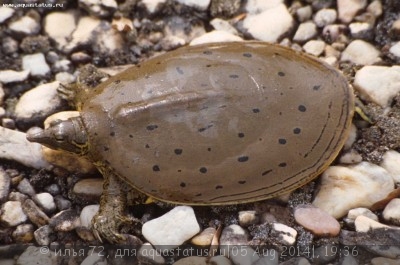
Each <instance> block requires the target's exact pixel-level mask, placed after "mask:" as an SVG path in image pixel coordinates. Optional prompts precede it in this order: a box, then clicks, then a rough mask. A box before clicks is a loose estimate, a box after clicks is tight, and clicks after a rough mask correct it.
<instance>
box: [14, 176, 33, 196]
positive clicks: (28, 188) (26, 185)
mask: <svg viewBox="0 0 400 265" xmlns="http://www.w3.org/2000/svg"><path fill="white" fill-rule="evenodd" d="M17 190H18V191H19V192H21V193H23V194H26V195H28V196H29V197H32V196H35V194H36V192H35V189H34V188H33V186H32V185H31V183H30V182H29V180H27V179H26V178H23V179H22V180H21V181H20V182H19V183H18V186H17Z"/></svg>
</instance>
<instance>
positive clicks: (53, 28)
mask: <svg viewBox="0 0 400 265" xmlns="http://www.w3.org/2000/svg"><path fill="white" fill-rule="evenodd" d="M60 24H61V25H63V26H62V27H60ZM75 28H76V21H75V17H74V14H73V13H72V12H51V13H49V14H48V15H46V17H45V18H44V31H45V33H46V34H47V35H48V36H49V37H50V38H51V39H52V40H53V41H55V42H56V44H57V47H58V48H62V47H63V46H65V45H66V44H67V43H68V38H69V37H70V36H71V34H72V32H73V31H74V30H75Z"/></svg>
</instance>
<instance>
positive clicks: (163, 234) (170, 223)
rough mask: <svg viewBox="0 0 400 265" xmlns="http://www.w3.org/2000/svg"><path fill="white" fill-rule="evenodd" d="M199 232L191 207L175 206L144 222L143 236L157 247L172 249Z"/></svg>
mask: <svg viewBox="0 0 400 265" xmlns="http://www.w3.org/2000/svg"><path fill="white" fill-rule="evenodd" d="M199 232H200V226H199V224H198V223H197V219H196V216H195V214H194V211H193V208H192V207H189V206H177V207H175V208H174V209H172V210H171V211H169V212H168V213H166V214H164V215H163V216H161V217H158V218H156V219H153V220H150V221H148V222H146V223H145V224H144V225H143V227H142V234H143V236H144V237H145V238H146V239H147V240H148V241H149V242H150V243H151V244H152V245H153V246H155V247H156V248H157V249H158V248H159V249H163V250H165V249H172V248H175V247H177V246H180V245H181V244H183V243H184V242H185V241H186V240H188V239H190V238H192V237H193V236H194V235H196V234H197V233H199Z"/></svg>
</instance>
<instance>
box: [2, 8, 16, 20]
mask: <svg viewBox="0 0 400 265" xmlns="http://www.w3.org/2000/svg"><path fill="white" fill-rule="evenodd" d="M14 12H15V10H14V9H13V8H11V7H0V23H3V22H4V21H6V20H7V19H9V18H10V17H11V16H12V15H13V14H14Z"/></svg>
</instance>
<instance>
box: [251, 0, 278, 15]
mask: <svg viewBox="0 0 400 265" xmlns="http://www.w3.org/2000/svg"><path fill="white" fill-rule="evenodd" d="M282 3H283V0H268V1H265V0H247V4H246V11H247V12H248V13H249V14H258V13H261V12H264V11H265V10H267V9H271V8H274V7H277V6H278V5H280V4H282Z"/></svg>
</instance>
